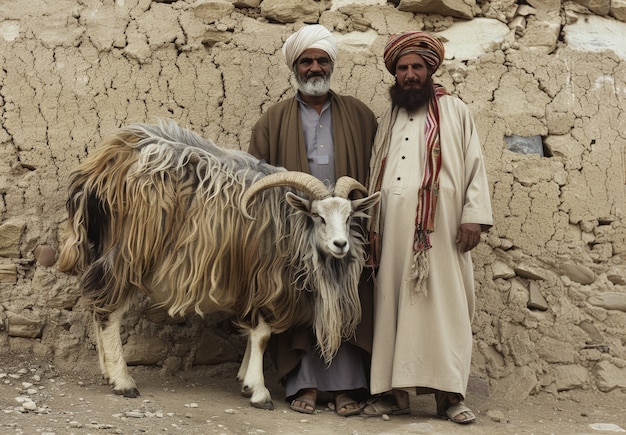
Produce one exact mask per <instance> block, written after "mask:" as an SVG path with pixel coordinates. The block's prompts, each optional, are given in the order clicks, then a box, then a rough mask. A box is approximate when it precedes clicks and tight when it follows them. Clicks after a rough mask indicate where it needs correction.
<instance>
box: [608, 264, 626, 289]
mask: <svg viewBox="0 0 626 435" xmlns="http://www.w3.org/2000/svg"><path fill="white" fill-rule="evenodd" d="M606 278H607V279H608V280H609V281H611V282H612V283H613V284H615V285H626V267H622V266H613V267H611V268H610V269H609V270H607V271H606Z"/></svg>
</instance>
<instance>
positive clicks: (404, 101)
mask: <svg viewBox="0 0 626 435" xmlns="http://www.w3.org/2000/svg"><path fill="white" fill-rule="evenodd" d="M389 96H390V97H391V103H392V104H393V105H394V106H398V107H402V108H404V109H406V111H407V112H409V113H414V112H416V111H417V110H418V109H420V108H422V107H424V106H426V105H428V102H429V101H430V100H431V98H434V96H435V91H434V90H433V82H432V79H431V78H430V77H429V78H428V79H427V80H426V83H424V86H422V88H421V89H402V87H401V86H400V85H399V84H398V83H397V82H396V83H395V84H394V85H392V86H391V87H390V88H389Z"/></svg>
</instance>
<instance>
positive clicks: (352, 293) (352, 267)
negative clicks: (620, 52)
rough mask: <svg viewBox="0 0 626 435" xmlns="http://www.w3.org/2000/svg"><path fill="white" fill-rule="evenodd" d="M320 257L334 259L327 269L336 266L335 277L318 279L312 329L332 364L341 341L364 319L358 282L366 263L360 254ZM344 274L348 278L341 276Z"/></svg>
mask: <svg viewBox="0 0 626 435" xmlns="http://www.w3.org/2000/svg"><path fill="white" fill-rule="evenodd" d="M349 255H351V254H349ZM320 260H321V261H326V262H327V263H332V264H327V268H325V270H333V271H334V273H333V274H332V275H334V277H333V278H330V279H328V280H320V281H325V282H324V283H322V282H318V286H317V291H318V294H317V295H316V297H315V318H314V320H313V330H314V331H315V336H316V337H317V344H318V349H319V352H320V354H321V356H322V358H323V359H324V361H325V362H326V363H327V364H330V362H331V361H332V359H333V358H334V357H335V355H336V354H337V351H338V350H339V347H340V346H341V343H342V342H343V341H344V340H349V339H351V338H354V336H355V335H356V328H357V326H358V324H359V323H360V321H361V302H360V299H359V287H358V282H359V277H360V275H361V270H362V266H363V265H362V264H361V263H360V262H359V260H358V259H357V258H352V259H348V258H344V259H337V258H334V257H332V256H329V257H327V258H326V259H325V260H322V259H320ZM342 276H344V277H347V279H341V278H340V277H342ZM328 284H330V285H328Z"/></svg>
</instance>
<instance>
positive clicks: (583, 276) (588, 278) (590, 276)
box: [559, 263, 596, 285]
mask: <svg viewBox="0 0 626 435" xmlns="http://www.w3.org/2000/svg"><path fill="white" fill-rule="evenodd" d="M559 272H560V273H561V274H562V275H565V276H567V277H568V278H569V279H571V280H572V281H574V282H577V283H578V284H583V285H588V284H592V283H593V282H594V281H595V280H596V275H595V274H594V273H593V270H591V269H589V268H588V267H586V266H583V265H580V264H574V263H563V264H561V265H559Z"/></svg>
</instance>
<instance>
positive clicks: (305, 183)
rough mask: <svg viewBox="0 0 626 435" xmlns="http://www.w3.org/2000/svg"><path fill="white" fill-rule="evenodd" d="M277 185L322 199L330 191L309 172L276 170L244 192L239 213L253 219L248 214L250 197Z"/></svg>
mask: <svg viewBox="0 0 626 435" xmlns="http://www.w3.org/2000/svg"><path fill="white" fill-rule="evenodd" d="M278 186H286V187H293V188H294V189H298V190H300V191H302V192H304V193H305V194H306V195H308V196H309V197H311V198H312V199H324V198H328V197H329V196H330V192H329V191H328V188H327V187H326V186H325V185H324V183H323V182H322V181H321V180H319V179H318V178H315V177H314V176H313V175H311V174H307V173H305V172H297V171H287V172H276V173H274V174H270V175H268V176H266V177H263V178H261V179H260V180H258V181H255V182H254V183H252V185H251V186H250V187H249V188H248V190H246V191H245V192H244V194H243V196H242V197H241V202H240V204H239V208H240V209H241V213H242V214H243V215H244V216H245V217H246V218H248V219H254V218H253V217H252V216H250V215H249V214H248V202H249V201H250V198H252V197H253V196H254V195H256V194H257V193H259V192H261V191H263V190H266V189H270V188H272V187H278Z"/></svg>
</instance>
